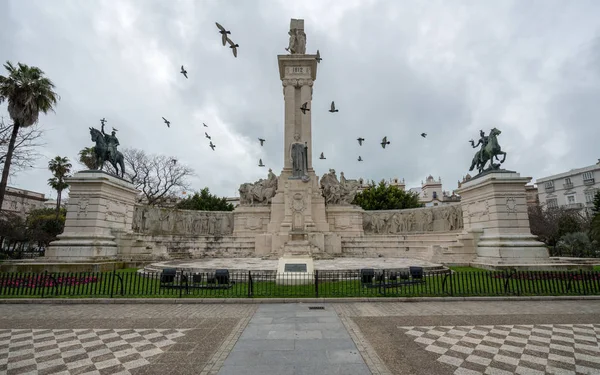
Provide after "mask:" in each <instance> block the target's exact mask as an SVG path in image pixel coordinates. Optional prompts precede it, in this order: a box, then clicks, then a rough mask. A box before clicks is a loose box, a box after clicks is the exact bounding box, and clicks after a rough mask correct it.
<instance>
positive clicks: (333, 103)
mask: <svg viewBox="0 0 600 375" xmlns="http://www.w3.org/2000/svg"><path fill="white" fill-rule="evenodd" d="M329 112H331V113H334V112H339V110H338V109H335V102H333V101H332V102H331V108H330V109H329Z"/></svg>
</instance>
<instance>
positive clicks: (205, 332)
mask: <svg viewBox="0 0 600 375" xmlns="http://www.w3.org/2000/svg"><path fill="white" fill-rule="evenodd" d="M1 308H2V315H1V316H0V373H6V374H213V375H216V374H219V375H229V374H260V375H268V374H491V375H495V374H600V314H598V311H599V309H600V301H597V300H580V301H576V300H574V301H477V302H475V301H456V302H418V303H396V302H373V303H332V304H328V303H326V304H323V303H314V304H312V303H290V304H260V305H258V304H209V305H207V304H165V303H162V304H111V305H104V304H4V305H2V306H1Z"/></svg>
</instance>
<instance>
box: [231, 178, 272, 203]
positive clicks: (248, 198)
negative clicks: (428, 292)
mask: <svg viewBox="0 0 600 375" xmlns="http://www.w3.org/2000/svg"><path fill="white" fill-rule="evenodd" d="M277 181H278V179H277V176H275V174H274V173H273V171H272V170H271V169H269V175H268V177H267V179H266V180H263V179H262V178H261V179H260V180H258V181H256V182H254V183H244V184H241V185H240V188H239V192H240V205H241V206H255V205H268V204H270V203H271V199H273V197H274V196H275V193H277Z"/></svg>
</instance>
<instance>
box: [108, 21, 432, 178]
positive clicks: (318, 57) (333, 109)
mask: <svg viewBox="0 0 600 375" xmlns="http://www.w3.org/2000/svg"><path fill="white" fill-rule="evenodd" d="M215 24H216V25H217V28H218V29H219V30H218V31H219V34H221V42H222V43H223V46H226V45H227V44H229V48H231V51H232V53H233V56H234V57H236V58H237V49H238V48H239V44H237V43H234V42H233V41H232V40H231V39H230V38H229V36H228V35H231V31H229V30H227V29H226V28H224V27H223V26H222V25H221V24H219V23H218V22H215ZM286 50H287V48H286ZM315 59H316V60H317V63H320V62H321V61H322V60H323V59H322V58H321V52H319V50H317V54H316V57H315ZM180 73H181V74H182V75H183V76H184V77H185V78H186V79H188V72H187V70H186V69H185V67H184V66H183V65H182V66H181V71H180ZM300 111H301V112H302V114H304V115H305V114H306V113H307V112H309V111H310V108H308V102H304V103H303V104H302V105H301V106H300ZM329 112H330V113H338V112H339V109H338V108H336V107H335V102H334V101H332V102H331V106H330V109H329ZM162 119H163V121H164V123H165V124H166V125H167V127H168V128H170V127H171V122H170V121H169V120H167V119H166V118H165V117H163V118H162ZM100 121H101V122H102V125H104V123H105V122H106V120H105V119H104V118H103V119H102V120H100ZM202 125H204V127H205V128H208V125H206V124H205V123H202ZM113 130H115V131H116V129H114V128H113ZM204 136H205V138H206V139H208V140H209V144H208V145H209V147H210V148H211V149H212V150H213V151H214V150H215V147H216V145H215V144H214V143H213V142H212V137H211V136H210V135H209V134H208V133H207V132H206V131H205V132H204ZM421 137H423V138H426V137H427V133H421ZM356 140H357V141H358V145H359V146H362V145H363V142H364V141H365V139H364V138H363V137H358V138H357V139H356ZM258 141H259V142H260V145H261V146H263V145H264V143H265V141H266V140H265V139H264V138H260V137H259V138H258ZM390 143H391V142H390V141H389V140H388V139H387V136H384V137H383V139H382V140H381V143H380V144H381V147H382V148H383V149H385V146H387V145H389V144H390ZM319 159H321V160H325V159H327V158H326V157H325V155H324V153H323V152H321V155H320V157H319ZM357 160H358V161H359V162H361V161H363V160H364V159H363V158H362V156H360V155H359V156H358V159H357ZM173 162H174V163H177V160H175V159H173ZM258 166H259V167H264V166H265V165H264V164H263V161H262V159H259V160H258Z"/></svg>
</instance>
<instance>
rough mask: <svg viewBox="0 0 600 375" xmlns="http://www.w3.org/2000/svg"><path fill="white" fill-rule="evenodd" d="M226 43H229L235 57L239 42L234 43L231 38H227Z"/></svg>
mask: <svg viewBox="0 0 600 375" xmlns="http://www.w3.org/2000/svg"><path fill="white" fill-rule="evenodd" d="M227 43H229V48H231V51H232V52H233V56H234V57H237V48H238V47H239V46H240V45H239V44H236V43H234V42H233V41H232V40H231V39H229V38H227Z"/></svg>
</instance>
